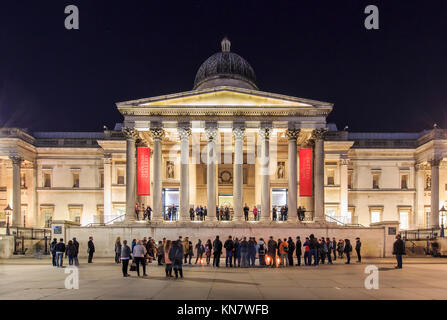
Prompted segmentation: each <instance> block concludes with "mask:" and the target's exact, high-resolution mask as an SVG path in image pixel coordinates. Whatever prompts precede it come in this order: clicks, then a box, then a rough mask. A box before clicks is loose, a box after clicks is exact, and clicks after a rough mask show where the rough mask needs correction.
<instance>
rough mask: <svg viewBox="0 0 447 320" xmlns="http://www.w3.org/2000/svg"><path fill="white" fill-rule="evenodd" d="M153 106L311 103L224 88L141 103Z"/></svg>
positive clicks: (258, 105) (304, 104) (288, 104)
mask: <svg viewBox="0 0 447 320" xmlns="http://www.w3.org/2000/svg"><path fill="white" fill-rule="evenodd" d="M152 106H174V107H175V106H209V107H214V106H216V107H225V106H235V107H239V106H242V107H244V106H246V107H262V106H284V107H311V105H310V104H307V103H302V102H297V101H290V100H286V99H280V98H276V97H275V98H273V97H262V96H257V95H252V94H248V93H239V92H233V91H227V90H222V91H218V92H210V93H201V94H200V93H199V94H195V95H189V96H185V97H173V98H171V99H169V98H167V99H163V100H157V101H151V102H146V103H142V104H140V107H152Z"/></svg>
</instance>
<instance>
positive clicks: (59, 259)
mask: <svg viewBox="0 0 447 320" xmlns="http://www.w3.org/2000/svg"><path fill="white" fill-rule="evenodd" d="M55 250H56V266H57V267H61V268H62V267H63V265H64V253H65V250H66V248H65V243H64V239H62V238H61V239H60V241H59V243H58V244H56V247H55Z"/></svg>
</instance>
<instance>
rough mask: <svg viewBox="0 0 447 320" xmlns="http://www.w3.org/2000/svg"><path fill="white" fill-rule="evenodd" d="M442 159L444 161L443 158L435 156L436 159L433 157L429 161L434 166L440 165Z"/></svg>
mask: <svg viewBox="0 0 447 320" xmlns="http://www.w3.org/2000/svg"><path fill="white" fill-rule="evenodd" d="M441 161H442V158H434V159H431V160H430V161H429V163H430V166H432V167H439V165H440V164H441Z"/></svg>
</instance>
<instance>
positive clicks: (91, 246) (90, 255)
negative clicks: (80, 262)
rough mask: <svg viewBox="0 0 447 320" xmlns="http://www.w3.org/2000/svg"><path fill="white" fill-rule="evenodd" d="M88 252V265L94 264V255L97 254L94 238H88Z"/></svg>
mask: <svg viewBox="0 0 447 320" xmlns="http://www.w3.org/2000/svg"><path fill="white" fill-rule="evenodd" d="M87 248H88V249H87V252H88V263H92V260H93V254H94V253H95V244H94V243H93V237H89V238H88V243H87Z"/></svg>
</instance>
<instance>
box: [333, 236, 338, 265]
mask: <svg viewBox="0 0 447 320" xmlns="http://www.w3.org/2000/svg"><path fill="white" fill-rule="evenodd" d="M332 250H333V251H334V261H335V260H337V241H335V237H334V238H332Z"/></svg>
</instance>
